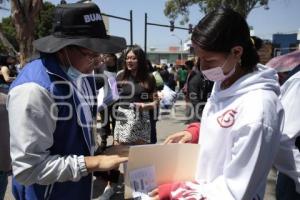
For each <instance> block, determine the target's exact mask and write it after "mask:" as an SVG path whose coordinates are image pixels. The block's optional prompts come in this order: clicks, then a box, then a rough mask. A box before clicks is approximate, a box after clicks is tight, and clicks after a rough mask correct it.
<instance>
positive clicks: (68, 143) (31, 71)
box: [10, 55, 96, 200]
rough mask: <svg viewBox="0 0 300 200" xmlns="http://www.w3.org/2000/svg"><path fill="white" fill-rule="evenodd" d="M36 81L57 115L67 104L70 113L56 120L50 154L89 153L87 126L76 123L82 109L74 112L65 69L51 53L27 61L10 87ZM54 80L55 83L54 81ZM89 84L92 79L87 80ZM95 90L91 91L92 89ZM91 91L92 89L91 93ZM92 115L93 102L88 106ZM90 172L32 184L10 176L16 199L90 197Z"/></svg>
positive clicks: (75, 98) (74, 98) (76, 100)
mask: <svg viewBox="0 0 300 200" xmlns="http://www.w3.org/2000/svg"><path fill="white" fill-rule="evenodd" d="M32 82H34V83H36V84H38V85H40V86H41V87H43V88H45V89H46V90H48V91H49V93H50V94H51V95H52V96H53V99H54V101H55V102H56V103H57V107H58V119H63V118H67V117H68V116H69V114H70V106H66V103H68V105H71V107H72V109H73V115H71V117H70V118H69V119H67V120H58V121H57V123H56V129H55V132H54V133H53V139H54V142H53V145H52V147H51V148H50V149H49V151H50V154H51V155H61V156H64V155H78V156H79V155H84V156H90V155H93V146H94V141H93V137H92V130H91V127H87V126H83V127H81V126H79V124H78V120H80V121H81V122H82V123H83V124H85V122H86V119H85V117H84V114H83V112H77V108H78V105H80V101H79V98H78V96H77V95H76V93H75V92H72V91H73V89H72V87H73V85H72V84H71V81H70V79H69V78H68V76H67V75H66V73H65V72H64V71H63V70H62V69H61V67H60V66H59V65H58V60H57V59H56V57H55V56H54V55H42V57H41V58H40V59H37V60H33V61H32V62H30V63H29V64H27V65H26V66H25V67H24V69H23V70H22V72H21V73H20V75H19V76H18V77H17V79H16V80H15V81H14V82H13V84H12V85H11V88H10V89H12V88H14V87H16V86H18V85H22V84H24V83H32ZM54 82H55V84H54ZM89 82H90V84H91V86H92V88H95V87H94V81H93V80H89ZM93 92H95V91H93ZM94 95H95V93H94ZM90 109H91V111H92V114H93V117H95V116H96V105H94V106H93V107H91V108H90ZM91 189H92V174H89V175H88V176H85V177H83V178H81V179H80V180H79V181H78V182H72V181H67V182H56V183H54V184H51V185H48V186H45V185H39V184H33V185H30V186H24V185H21V184H20V183H18V182H17V181H16V180H15V179H14V178H13V194H14V196H15V198H16V199H18V200H19V199H20V200H25V199H26V200H41V199H45V200H48V199H53V200H59V199H61V200H77V199H78V200H88V199H90V198H91Z"/></svg>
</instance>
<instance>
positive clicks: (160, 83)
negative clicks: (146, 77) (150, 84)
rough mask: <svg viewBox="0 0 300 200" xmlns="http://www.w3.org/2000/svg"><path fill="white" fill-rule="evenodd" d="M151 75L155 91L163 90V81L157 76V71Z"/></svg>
mask: <svg viewBox="0 0 300 200" xmlns="http://www.w3.org/2000/svg"><path fill="white" fill-rule="evenodd" d="M152 74H153V76H154V78H155V85H156V89H157V90H162V89H163V88H164V81H163V79H162V77H161V75H160V74H159V72H158V71H155V72H153V73H152Z"/></svg>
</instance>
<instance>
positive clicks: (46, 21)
mask: <svg viewBox="0 0 300 200" xmlns="http://www.w3.org/2000/svg"><path fill="white" fill-rule="evenodd" d="M54 7H55V6H54V5H53V4H51V3H49V2H45V3H44V4H43V9H42V10H41V12H40V14H39V18H38V19H37V21H36V29H35V38H40V37H44V36H46V35H49V34H50V32H51V27H52V19H53V17H52V16H53V15H52V12H53V9H54Z"/></svg>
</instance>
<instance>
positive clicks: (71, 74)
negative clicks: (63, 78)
mask: <svg viewBox="0 0 300 200" xmlns="http://www.w3.org/2000/svg"><path fill="white" fill-rule="evenodd" d="M67 75H68V76H69V78H71V79H72V81H75V80H77V79H78V78H79V77H80V76H83V75H84V74H83V73H81V72H80V71H78V70H77V69H76V68H75V67H73V66H72V65H70V66H69V68H68V71H67Z"/></svg>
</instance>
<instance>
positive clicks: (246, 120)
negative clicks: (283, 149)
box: [171, 65, 284, 200]
mask: <svg viewBox="0 0 300 200" xmlns="http://www.w3.org/2000/svg"><path fill="white" fill-rule="evenodd" d="M257 68H258V70H256V71H254V72H253V73H251V74H248V75H245V76H243V77H241V78H240V79H239V80H237V81H236V82H235V83H234V84H233V85H232V86H231V87H230V88H228V89H225V90H220V83H218V82H216V83H215V85H214V88H213V91H212V95H211V98H210V99H209V100H208V102H207V104H206V106H205V108H204V111H203V116H202V123H201V130H200V137H199V143H200V146H201V148H200V154H199V163H198V172H197V179H196V180H197V183H196V184H195V182H186V183H185V184H184V185H183V186H180V188H178V189H177V190H176V191H174V192H172V194H171V196H172V197H173V198H172V199H207V200H220V199H224V200H232V199H235V200H258V199H263V197H264V191H265V186H266V180H267V175H268V172H269V170H270V168H271V166H272V163H273V160H274V158H275V155H276V153H277V149H278V146H279V141H280V136H281V130H282V127H283V118H284V112H283V109H282V106H281V103H280V101H279V99H278V95H279V94H280V88H279V84H278V82H277V75H276V72H275V71H274V70H272V69H265V68H264V67H263V66H261V65H258V66H257ZM179 194H180V195H179ZM179 196H180V198H178V197H179Z"/></svg>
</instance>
